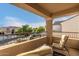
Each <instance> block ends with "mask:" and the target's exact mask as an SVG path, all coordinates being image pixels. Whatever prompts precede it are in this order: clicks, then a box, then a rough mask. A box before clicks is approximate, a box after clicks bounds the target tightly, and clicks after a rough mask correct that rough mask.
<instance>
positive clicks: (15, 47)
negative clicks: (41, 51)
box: [0, 37, 47, 56]
mask: <svg viewBox="0 0 79 59" xmlns="http://www.w3.org/2000/svg"><path fill="white" fill-rule="evenodd" d="M45 43H47V39H46V37H41V38H37V39H33V40H29V41H25V42H22V43H17V44H10V45H5V46H1V47H0V55H2V56H6V55H8V56H15V55H17V54H19V53H22V52H27V51H30V50H33V49H35V48H37V47H39V46H41V45H43V44H45Z"/></svg>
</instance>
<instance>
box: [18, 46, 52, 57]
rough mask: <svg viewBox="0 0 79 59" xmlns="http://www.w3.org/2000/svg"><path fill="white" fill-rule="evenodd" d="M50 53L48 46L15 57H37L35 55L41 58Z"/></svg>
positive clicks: (50, 49)
mask: <svg viewBox="0 0 79 59" xmlns="http://www.w3.org/2000/svg"><path fill="white" fill-rule="evenodd" d="M51 53H52V48H51V47H49V46H46V45H43V46H41V47H39V48H37V49H35V50H32V51H29V52H24V53H21V54H18V55H17V56H37V55H39V56H43V55H47V54H51Z"/></svg>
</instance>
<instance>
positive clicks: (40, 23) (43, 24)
mask: <svg viewBox="0 0 79 59" xmlns="http://www.w3.org/2000/svg"><path fill="white" fill-rule="evenodd" d="M30 25H31V26H32V27H34V28H35V27H39V26H45V22H37V23H31V24H30Z"/></svg>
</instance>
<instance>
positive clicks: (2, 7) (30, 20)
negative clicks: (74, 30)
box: [0, 3, 69, 27]
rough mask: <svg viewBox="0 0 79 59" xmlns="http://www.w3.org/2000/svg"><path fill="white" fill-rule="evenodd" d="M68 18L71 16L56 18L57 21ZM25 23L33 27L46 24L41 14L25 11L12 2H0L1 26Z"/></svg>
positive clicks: (18, 25) (19, 25)
mask: <svg viewBox="0 0 79 59" xmlns="http://www.w3.org/2000/svg"><path fill="white" fill-rule="evenodd" d="M67 18H69V16H65V17H60V18H55V21H61V20H65V19H67ZM55 21H54V22H55ZM25 24H28V25H30V26H32V27H38V26H45V20H44V18H43V17H41V16H38V15H36V14H34V13H32V12H29V11H25V10H23V9H21V8H18V7H16V6H13V5H11V4H8V3H0V27H5V26H17V27H21V26H22V25H25Z"/></svg>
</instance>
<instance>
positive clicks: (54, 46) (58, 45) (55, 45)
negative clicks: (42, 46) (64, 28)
mask: <svg viewBox="0 0 79 59" xmlns="http://www.w3.org/2000/svg"><path fill="white" fill-rule="evenodd" d="M52 46H53V48H57V49H62V47H60V44H59V43H53V44H52Z"/></svg>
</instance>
